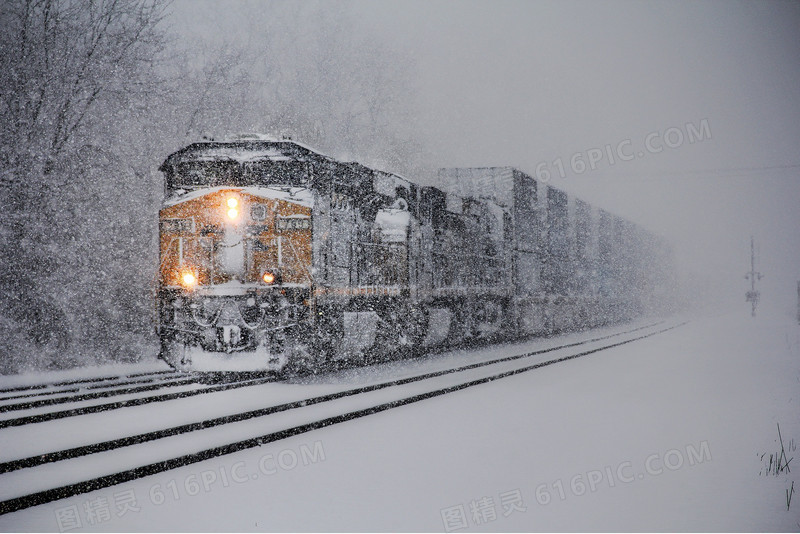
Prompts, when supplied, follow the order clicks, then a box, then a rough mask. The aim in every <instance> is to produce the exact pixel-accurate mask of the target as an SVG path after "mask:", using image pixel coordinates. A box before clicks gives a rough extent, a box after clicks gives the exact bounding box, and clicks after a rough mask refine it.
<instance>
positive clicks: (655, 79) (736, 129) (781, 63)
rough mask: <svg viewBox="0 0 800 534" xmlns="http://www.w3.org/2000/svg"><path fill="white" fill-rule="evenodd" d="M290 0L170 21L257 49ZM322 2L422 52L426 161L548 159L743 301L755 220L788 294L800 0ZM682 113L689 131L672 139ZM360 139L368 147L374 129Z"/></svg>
mask: <svg viewBox="0 0 800 534" xmlns="http://www.w3.org/2000/svg"><path fill="white" fill-rule="evenodd" d="M288 7H290V8H293V7H297V6H292V5H289V6H288ZM286 8H287V5H286V4H283V3H270V2H216V1H215V2H196V1H183V0H179V1H177V2H175V4H174V6H173V9H174V15H175V17H174V19H173V21H172V22H173V24H174V28H175V30H176V32H177V33H178V35H180V36H181V39H187V40H190V41H191V40H194V39H201V40H202V41H204V42H207V43H210V42H215V41H216V42H223V41H224V42H226V43H228V44H234V43H237V42H238V43H239V44H241V45H244V46H247V47H250V48H258V46H259V43H260V42H263V38H264V35H263V34H262V32H261V31H260V30H259V22H258V21H263V20H268V19H269V18H270V17H271V15H272V14H273V13H275V12H281V13H282V12H283V10H285V9H286ZM321 8H322V11H327V12H329V13H330V15H331V16H332V17H333V16H335V14H337V13H341V12H345V13H347V14H348V16H344V17H341V18H339V19H338V22H339V23H341V24H342V25H341V26H339V25H334V26H332V27H329V28H328V31H330V32H332V33H335V34H350V33H355V34H358V35H364V36H368V37H369V38H370V39H374V40H375V42H377V43H380V45H382V46H385V47H387V48H389V49H391V50H393V51H394V52H395V53H397V54H399V55H401V56H403V57H405V58H408V59H410V60H411V61H413V70H412V71H411V72H410V74H411V77H412V79H410V80H408V82H409V85H408V89H407V91H406V92H404V93H403V94H401V95H398V96H397V98H399V99H401V100H402V105H403V106H406V107H407V109H409V110H411V113H409V115H408V116H407V117H405V119H406V120H402V121H398V123H396V124H394V125H393V128H395V129H396V130H397V131H398V132H411V135H413V136H414V138H415V139H416V140H417V141H418V142H419V143H420V144H421V147H422V148H423V152H424V157H423V159H422V161H421V163H422V165H423V167H424V168H427V169H433V168H436V167H440V166H490V165H513V166H516V167H519V168H520V169H522V170H524V171H526V172H528V173H529V174H532V175H535V173H536V172H537V166H539V167H538V170H539V171H544V170H547V171H549V173H550V183H551V184H552V185H554V186H556V187H559V188H561V189H564V190H566V191H568V192H570V193H573V194H575V195H577V196H579V197H581V198H584V199H585V200H587V201H590V202H592V203H594V204H596V205H598V206H601V207H604V208H606V209H608V210H610V211H613V212H615V213H617V214H619V215H622V216H624V217H627V218H629V219H631V220H633V221H635V222H637V223H639V224H641V225H643V226H645V227H646V228H648V229H649V230H651V231H653V232H655V233H658V234H661V235H663V236H665V237H667V238H668V239H669V240H670V241H671V242H672V243H673V245H674V247H675V252H676V257H677V260H678V263H679V266H680V268H681V276H682V278H683V279H684V281H685V282H686V283H687V284H688V285H689V287H704V288H706V289H707V290H709V293H710V295H709V296H712V297H713V299H712V300H713V301H714V302H715V303H716V304H724V305H725V306H736V305H739V306H745V305H746V304H745V303H744V291H745V290H746V289H747V288H748V285H749V284H748V282H747V281H746V280H745V279H744V273H745V272H746V271H748V270H749V260H750V250H749V247H750V235H753V236H754V238H755V240H756V243H757V249H758V257H757V262H758V264H757V269H758V270H760V271H761V272H762V273H763V274H764V279H763V280H762V292H763V303H764V305H765V306H769V305H774V306H777V307H778V308H780V309H781V310H782V311H787V312H788V310H790V309H792V306H793V305H794V303H795V288H796V283H797V281H798V280H800V232H798V229H800V212H799V211H798V207H800V157H798V153H797V147H798V140H800V63H798V58H800V39H799V38H798V37H799V36H798V28H800V5H797V4H791V3H775V2H772V3H770V2H760V3H744V2H742V3H734V2H703V3H672V2H661V3H655V2H526V1H519V2H517V1H502V2H484V1H467V2H448V1H438V2H429V1H416V2H326V3H323V4H322V5H321ZM273 28H275V26H273ZM283 31H285V32H286V33H287V35H293V34H294V32H295V30H294V29H292V28H287V27H284V28H283ZM337 60H338V61H340V62H342V63H344V64H346V63H348V62H349V61H350V60H351V58H348V57H346V56H345V57H339V58H337ZM687 124H692V125H693V126H694V127H695V128H697V129H700V128H701V126H706V130H705V131H704V132H703V131H701V136H702V138H701V139H699V140H698V139H697V138H696V137H695V139H694V140H693V141H694V142H689V139H688V138H687V136H686V135H685V134H686V133H687V128H686V126H687ZM670 129H679V130H681V131H682V133H683V134H684V138H683V139H681V137H680V136H679V135H678V134H677V133H675V132H674V131H673V132H670V133H669V134H667V135H668V137H666V138H665V133H666V132H667V131H668V130H670ZM648 134H654V135H655V134H658V135H657V136H655V137H652V138H651V141H652V143H651V144H652V148H654V149H657V148H659V147H661V148H662V150H660V151H659V152H655V150H653V151H651V150H649V147H646V146H645V140H646V138H647V136H648ZM626 141H629V143H627V144H624V145H623V146H622V150H621V152H622V154H623V155H625V156H630V155H633V156H635V157H634V158H633V159H632V160H627V161H623V160H622V159H620V158H618V157H615V158H614V161H611V158H610V157H609V155H608V152H607V149H606V146H609V147H611V148H610V151H611V154H612V157H613V156H614V154H615V153H616V150H617V147H618V146H619V145H620V143H625V142H626ZM665 141H666V143H665ZM591 149H595V152H593V153H591V154H589V153H588V152H589V151H590V150H591ZM598 152H602V157H601V158H600V159H598ZM577 153H582V156H579V157H578V158H577V159H579V160H580V159H582V160H583V162H584V163H586V164H587V165H586V170H585V171H584V172H582V173H580V174H579V173H576V172H574V170H573V166H572V165H571V163H570V162H571V158H573V156H574V155H575V154H577ZM347 155H348V156H352V157H356V158H361V159H362V160H367V161H369V160H370V157H371V156H372V154H371V153H370V147H369V146H364V147H363V148H361V149H360V152H359V153H358V154H347ZM640 155H641V157H640ZM590 156H591V157H592V158H593V159H594V160H596V161H594V162H593V164H592V165H589V159H590ZM556 160H560V163H559V164H558V166H557V164H556V163H554V162H555V161H556ZM540 164H544V165H540ZM592 167H594V168H592ZM561 168H563V172H562V170H561ZM390 170H397V169H390ZM577 170H581V166H580V163H578V164H577ZM414 178H415V179H417V180H419V181H425V178H423V177H416V176H415V177H414Z"/></svg>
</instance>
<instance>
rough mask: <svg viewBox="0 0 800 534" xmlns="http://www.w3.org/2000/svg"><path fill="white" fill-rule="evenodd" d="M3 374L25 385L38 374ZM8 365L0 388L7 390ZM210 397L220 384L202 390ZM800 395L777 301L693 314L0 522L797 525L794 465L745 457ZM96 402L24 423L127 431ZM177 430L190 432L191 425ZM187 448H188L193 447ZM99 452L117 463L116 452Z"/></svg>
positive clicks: (10, 525)
mask: <svg viewBox="0 0 800 534" xmlns="http://www.w3.org/2000/svg"><path fill="white" fill-rule="evenodd" d="M594 335H596V334H592V335H589V334H587V333H583V334H573V335H571V336H566V337H564V338H561V339H549V340H538V341H532V342H528V343H527V344H517V345H507V346H503V347H494V348H491V349H484V350H482V351H479V353H477V354H476V353H464V352H454V353H450V354H444V355H440V356H439V357H437V358H436V359H435V360H434V361H431V362H419V361H415V362H400V363H393V364H389V365H385V366H380V367H378V368H375V369H371V370H370V371H369V372H365V371H360V372H359V371H349V372H343V373H339V374H337V375H335V376H329V377H326V378H319V379H317V380H315V381H313V383H295V384H266V385H262V386H258V387H257V388H261V389H257V388H246V389H245V390H237V391H236V392H225V396H224V397H220V396H218V395H221V394H216V393H215V394H211V395H201V396H199V397H193V398H189V399H182V400H181V402H182V403H183V407H182V408H181V411H182V412H183V413H189V412H190V410H189V408H187V407H188V406H190V405H192V406H194V407H195V410H196V409H197V407H198V406H202V405H203V403H206V413H209V414H210V415H216V414H215V413H212V412H219V413H224V412H225V411H226V410H225V409H226V408H227V411H228V412H231V413H233V412H234V411H236V410H237V409H239V408H241V409H250V408H252V406H255V405H256V404H257V401H258V399H257V398H254V397H253V395H257V392H258V391H263V392H268V393H269V394H270V395H275V399H276V400H278V399H279V398H280V399H286V400H290V399H292V398H295V397H297V395H298V394H301V395H302V394H305V396H309V397H310V396H313V395H318V394H324V393H326V392H329V391H335V390H337V389H343V388H345V387H346V388H351V387H357V386H358V385H363V384H368V383H375V382H379V381H383V380H386V379H388V378H389V377H397V376H407V375H413V374H418V373H420V372H427V371H430V370H432V369H437V368H443V367H446V366H447V365H449V364H450V363H452V362H456V361H477V360H480V359H485V358H486V357H487V355H491V356H493V357H497V356H502V355H504V354H514V353H516V352H521V349H522V348H523V347H524V348H530V349H536V348H541V347H545V346H553V345H557V344H561V343H563V342H564V341H565V340H566V341H573V340H579V339H586V338H589V337H594ZM609 342H611V341H610V340H609ZM578 350H579V349H577V348H576V349H575V352H577V351H578ZM551 357H552V356H551ZM545 359H547V358H545ZM104 371H107V370H104ZM139 371H140V370H139V369H135V370H133V371H131V372H139ZM85 372H86V371H84V373H85ZM97 372H98V373H99V372H100V371H97ZM123 372H127V371H123ZM106 374H108V373H106ZM112 374H113V373H112ZM77 376H80V373H74V374H73V375H71V376H70V378H74V377H77ZM39 379H40V380H41V376H40V377H39ZM59 379H60V378H59ZM5 380H6V381H16V383H19V382H20V381H23V380H27V381H30V382H35V378H34V377H26V378H24V379H23V378H15V379H5ZM464 380H466V378H465V379H464ZM6 381H4V382H2V383H0V388H2V387H8V386H7V383H8V382H6ZM408 391H409V392H410V393H409V394H411V393H415V392H416V390H412V389H409V390H408ZM254 392H256V393H254ZM212 398H213V399H216V401H217V402H219V399H222V398H225V399H228V400H227V402H226V403H223V405H221V406H219V405H218V406H213V405H212V404H209V403H210V400H211V399H212ZM297 398H302V397H297ZM270 400H272V399H270ZM170 402H173V401H170ZM174 402H176V403H177V402H178V401H174ZM353 402H355V401H353ZM192 403H193V404H192ZM227 403H229V404H230V405H227V406H226V405H225V404H227ZM798 403H800V327H799V326H798V325H797V323H796V321H794V318H793V317H790V316H788V315H772V316H770V315H768V314H762V315H760V316H759V317H757V318H755V319H753V318H751V317H750V316H749V313H748V310H744V309H743V310H741V312H740V311H739V310H737V311H736V312H731V313H729V314H726V315H723V316H718V317H712V318H696V319H694V320H693V321H691V322H690V323H688V324H686V325H684V326H682V327H680V328H677V329H674V330H671V331H669V332H665V333H662V334H659V335H656V336H653V337H649V338H647V339H643V340H640V341H636V342H634V343H629V344H626V345H622V346H619V347H615V348H613V349H609V350H606V351H602V352H598V353H595V354H592V355H589V356H587V357H584V358H578V359H574V360H570V361H566V362H562V363H559V364H555V365H551V366H547V367H543V368H540V369H535V370H533V371H530V372H526V373H522V374H518V375H515V376H511V377H508V378H504V379H501V380H497V381H494V382H490V383H487V384H482V385H478V386H475V387H471V388H468V389H465V390H462V391H458V392H455V393H451V394H447V395H443V396H439V397H436V398H433V399H428V400H424V401H421V402H417V403H414V404H410V405H407V406H403V407H399V408H395V409H391V410H388V411H384V412H381V413H379V414H376V415H372V416H368V417H363V418H360V419H356V420H353V421H348V422H344V423H341V424H336V425H333V426H330V427H327V428H324V429H319V430H314V431H312V432H309V433H305V434H300V435H297V436H294V437H291V438H287V439H284V440H281V441H276V442H273V443H270V444H268V445H263V446H261V447H257V448H253V449H248V450H245V451H241V452H238V453H234V454H230V455H226V456H221V457H218V458H214V459H210V460H206V461H203V462H200V463H195V464H193V465H189V466H186V467H183V468H179V469H174V470H172V471H168V472H164V473H160V474H157V475H152V476H148V477H145V478H142V479H139V480H136V481H132V482H127V483H123V484H120V485H116V486H111V487H107V488H104V489H100V490H97V491H94V492H91V493H85V494H82V495H77V496H74V497H69V498H66V499H62V500H59V501H55V502H51V503H48V504H44V505H40V506H36V507H33V508H29V509H26V510H22V511H20V512H15V513H11V514H7V515H4V516H0V529H2V530H4V531H7V530H24V531H29V530H46V531H52V530H55V531H58V530H66V529H69V530H70V531H135V530H200V531H206V530H208V531H211V530H282V531H293V530H301V531H307V530H357V531H361V530H405V531H444V530H451V531H459V532H462V531H522V530H525V531H529V530H546V531H554V530H556V531H564V530H590V531H596V530H604V531H609V530H677V531H682V530H692V531H697V530H701V531H702V530H710V531H716V530H729V531H741V530H755V531H759V530H760V531H763V530H767V531H770V530H775V531H797V530H800V498H797V496H796V495H795V496H794V497H795V499H794V501H793V502H792V505H791V509H790V510H788V511H787V506H786V493H785V492H786V489H787V488H790V487H791V484H792V482H793V481H794V482H795V487H796V490H800V487H798V486H799V485H800V477H797V476H796V475H794V474H793V473H789V474H782V475H780V476H777V477H776V476H765V475H763V474H761V475H760V474H759V473H760V472H763V471H764V470H765V468H766V466H767V463H768V462H767V459H768V457H769V453H775V452H778V451H779V444H778V433H777V424H780V428H781V433H782V437H783V442H784V445H785V446H786V449H787V451H786V452H787V456H788V458H792V457H794V456H795V455H796V454H797V451H796V444H797V443H798V441H800V417H798V415H799V414H800V410H799V409H798ZM262 404H263V403H262ZM171 406H172V405H171ZM175 406H177V404H175ZM154 408H158V409H162V407H160V406H156V405H149V406H142V407H137V408H136V409H137V410H139V409H141V410H142V412H141V413H142V416H141V417H139V418H137V425H138V426H139V427H141V429H145V428H149V427H150V426H153V425H154V427H155V428H159V427H161V428H163V427H166V426H169V425H170V424H173V423H174V422H176V421H178V420H180V417H179V415H176V414H178V412H174V413H171V414H168V413H167V409H166V407H164V408H163V410H162V412H163V413H164V418H165V420H163V421H162V420H160V419H157V418H156V416H154V415H153V414H154V413H158V411H156V410H154ZM304 410H305V409H304ZM200 411H201V412H202V410H200ZM302 411H303V410H297V412H298V413H302ZM100 415H105V416H106V417H107V416H108V414H94V415H92V416H82V418H81V419H79V420H80V421H83V423H78V422H77V420H76V421H71V420H70V419H65V420H63V421H60V422H59V421H56V422H49V423H38V424H37V425H53V426H52V427H51V428H52V429H56V428H58V429H59V430H58V432H59V433H61V434H62V435H55V433H54V432H51V434H53V437H52V442H53V443H55V442H64V443H72V442H74V443H80V442H81V439H80V438H76V437H75V436H82V435H83V437H84V438H87V436H90V435H91V436H98V437H99V436H103V435H106V434H107V433H111V434H110V435H112V434H113V435H116V433H118V432H123V434H124V430H125V428H122V429H119V428H117V429H115V428H98V427H97V426H93V425H92V424H90V422H91V421H95V423H94V425H98V424H99V422H100V421H108V419H101V418H99V417H97V416H100ZM194 415H197V413H194ZM284 416H285V417H287V419H286V420H285V421H283V422H284V423H291V422H292V417H293V415H292V414H291V412H287V413H286V414H284ZM93 418H94V419H93ZM171 418H177V419H175V420H174V421H173V420H171ZM154 419H156V420H154ZM194 420H197V418H195V419H194ZM298 422H302V421H298ZM81 424H84V425H87V428H83V427H80V425H81ZM239 424H240V425H246V424H247V422H244V423H239ZM56 425H57V426H56ZM34 426H36V425H34ZM284 426H286V425H285V424H284ZM42 428H45V427H42ZM223 428H224V427H223ZM6 431H9V432H8V433H6ZM11 431H14V432H17V434H15V433H14V432H11ZM23 431H24V427H17V428H9V429H3V430H2V431H0V440H5V441H0V444H2V449H3V451H4V452H3V457H4V458H5V457H6V456H7V455H6V452H8V451H10V450H12V449H14V450H16V452H17V453H20V452H22V451H23V450H26V449H25V447H24V445H23V444H20V443H17V442H16V441H17V440H14V439H13V436H15V435H22V434H20V432H23ZM66 434H69V436H66ZM4 435H5V436H6V437H4ZM42 439H44V438H42ZM12 441H13V442H12ZM231 441H233V440H231ZM181 443H183V444H184V446H187V447H188V446H190V444H191V443H192V441H191V434H188V435H186V436H183V437H182V439H181ZM197 445H198V446H197V447H196V448H194V449H192V450H187V451H186V452H194V451H195V450H199V448H200V447H199V445H200V444H199V443H198V444H197ZM793 447H794V448H793ZM37 450H54V448H48V447H44V449H42V448H41V447H39V446H36V445H35V444H31V446H30V451H37ZM764 453H767V455H766V457H763V458H762V455H763V454H764ZM9 454H10V453H9ZM103 454H108V455H109V461H112V462H113V461H115V460H114V459H115V458H116V459H117V460H118V461H119V462H120V463H121V465H124V464H126V460H125V459H124V454H122V451H121V450H120V451H119V453H115V452H113V451H112V452H110V453H103ZM117 454H118V455H117ZM11 457H19V454H16V455H15V454H10V455H9V456H8V458H11ZM71 465H73V466H74V467H72V468H71V469H73V470H74V472H73V473H68V474H65V475H64V476H65V477H66V476H70V477H74V478H75V479H76V480H84V479H86V478H89V477H90V476H91V474H90V473H88V472H87V473H84V472H83V471H82V468H81V467H80V465H81V464H80V463H75V464H71ZM793 465H794V462H792V464H791V466H793ZM52 468H53V469H57V468H58V465H57V464H52ZM23 471H24V470H23ZM794 471H795V472H797V469H795V470H794ZM18 473H22V471H20V472H18ZM11 474H14V475H16V474H17V473H11ZM7 480H8V479H7ZM65 482H66V480H65ZM3 492H4V493H9V494H13V491H10V490H7V489H3Z"/></svg>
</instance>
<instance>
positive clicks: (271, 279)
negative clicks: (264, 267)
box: [261, 272, 275, 284]
mask: <svg viewBox="0 0 800 534" xmlns="http://www.w3.org/2000/svg"><path fill="white" fill-rule="evenodd" d="M261 278H262V280H264V282H266V283H267V284H271V283H273V282H274V281H275V275H274V274H272V273H270V272H266V273H264V276H262V277H261Z"/></svg>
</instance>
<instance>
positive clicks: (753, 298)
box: [744, 236, 763, 317]
mask: <svg viewBox="0 0 800 534" xmlns="http://www.w3.org/2000/svg"><path fill="white" fill-rule="evenodd" d="M762 277H763V275H762V274H761V273H759V272H756V249H755V245H754V243H753V236H750V272H749V273H747V274H745V275H744V278H745V280H750V291H748V292H747V293H746V296H747V302H749V303H750V304H751V306H752V311H751V314H752V316H753V317H755V316H756V306H758V299H759V298H761V293H760V292H759V291H756V280H761V278H762Z"/></svg>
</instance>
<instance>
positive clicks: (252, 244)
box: [159, 186, 313, 371]
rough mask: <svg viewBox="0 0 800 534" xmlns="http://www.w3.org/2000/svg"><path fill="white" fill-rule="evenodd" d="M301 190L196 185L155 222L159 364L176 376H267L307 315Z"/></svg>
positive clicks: (307, 238) (307, 248) (307, 241)
mask: <svg viewBox="0 0 800 534" xmlns="http://www.w3.org/2000/svg"><path fill="white" fill-rule="evenodd" d="M312 201H313V200H312V197H311V195H310V193H308V190H300V191H292V190H286V189H275V188H270V187H259V186H250V187H230V186H222V187H211V188H198V189H196V190H194V191H191V192H187V193H185V194H183V195H180V196H178V197H177V198H175V199H171V200H168V201H167V202H166V203H165V205H164V207H163V208H162V209H161V211H160V213H159V219H160V284H159V287H160V290H159V308H160V309H159V314H160V321H159V323H160V326H159V328H160V334H161V339H162V348H161V358H163V359H164V360H166V361H167V363H169V364H170V365H171V366H173V367H175V368H178V369H188V368H191V369H194V370H217V369H224V370H273V371H280V370H283V368H284V367H285V366H286V364H287V360H288V358H289V356H290V354H289V352H290V351H296V350H302V346H301V344H300V343H299V340H298V336H299V335H300V331H301V330H302V325H303V324H304V323H305V322H306V321H307V318H308V315H309V309H308V306H309V302H310V299H309V297H310V291H311V286H312V277H311V255H312V252H311V246H312V235H311V232H312V225H311V214H312V210H311V205H312V204H311V203H312Z"/></svg>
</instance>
